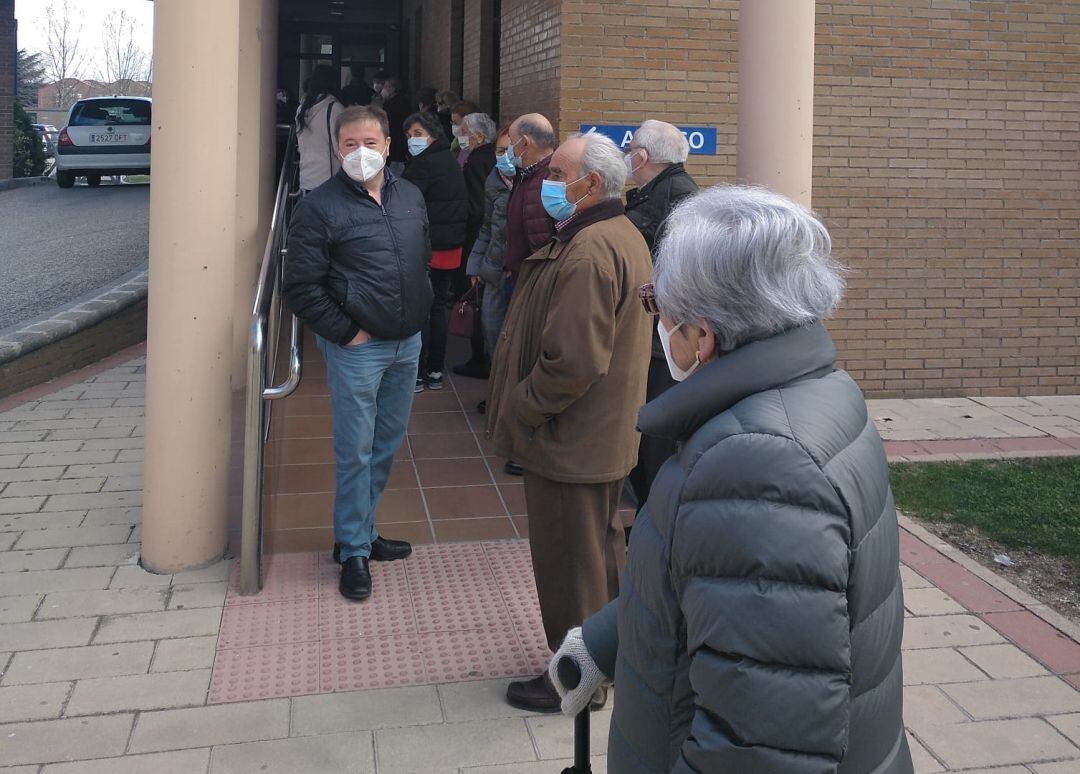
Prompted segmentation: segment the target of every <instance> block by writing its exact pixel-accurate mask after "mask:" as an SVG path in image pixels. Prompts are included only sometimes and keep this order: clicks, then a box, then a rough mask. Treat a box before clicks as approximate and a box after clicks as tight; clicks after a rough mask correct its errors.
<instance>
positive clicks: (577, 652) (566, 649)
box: [548, 626, 610, 717]
mask: <svg viewBox="0 0 1080 774" xmlns="http://www.w3.org/2000/svg"><path fill="white" fill-rule="evenodd" d="M564 658H569V659H570V660H571V661H573V662H574V663H576V664H577V665H578V669H579V670H581V682H579V683H578V686H577V688H574V689H573V690H570V689H569V688H567V687H566V686H564V685H563V684H562V683H561V682H560V681H559V670H558V663H559V662H560V661H561V660H562V659H564ZM548 677H550V678H551V682H552V684H553V685H554V686H555V690H557V691H558V692H559V696H561V697H562V711H563V714H564V715H570V716H571V717H573V716H574V715H577V714H578V713H579V712H581V711H582V710H583V709H585V707H587V706H588V704H589V701H590V700H591V699H592V697H593V694H594V693H596V689H597V688H599V687H600V686H601V685H603V684H604V683H606V682H610V680H608V678H607V676H606V675H605V674H604V673H603V672H601V671H600V667H598V666H597V665H596V662H595V661H593V659H592V656H590V655H589V650H588V648H586V647H585V640H584V639H582V637H581V627H580V626H578V627H575V628H573V629H571V630H570V631H568V632H567V633H566V639H565V640H563V644H562V645H561V646H560V647H559V652H558V653H556V654H555V658H553V659H551V663H550V664H548Z"/></svg>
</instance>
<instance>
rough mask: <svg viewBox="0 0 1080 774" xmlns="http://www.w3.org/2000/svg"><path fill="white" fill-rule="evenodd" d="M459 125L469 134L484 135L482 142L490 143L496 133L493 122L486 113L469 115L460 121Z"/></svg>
mask: <svg viewBox="0 0 1080 774" xmlns="http://www.w3.org/2000/svg"><path fill="white" fill-rule="evenodd" d="M461 125H462V126H464V127H465V129H466V130H467V131H468V132H469V134H482V135H484V142H491V141H492V140H494V139H495V132H496V131H498V130H497V129H496V128H495V122H494V121H492V120H491V116H489V115H488V114H487V113H469V115H467V116H465V117H464V118H463V119H461Z"/></svg>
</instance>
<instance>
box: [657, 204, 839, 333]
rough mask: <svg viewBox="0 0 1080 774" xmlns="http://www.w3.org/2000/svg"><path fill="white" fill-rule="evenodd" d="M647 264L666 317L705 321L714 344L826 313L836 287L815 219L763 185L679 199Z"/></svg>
mask: <svg viewBox="0 0 1080 774" xmlns="http://www.w3.org/2000/svg"><path fill="white" fill-rule="evenodd" d="M664 233H665V236H664V237H663V239H662V241H661V243H660V247H659V251H658V255H657V259H656V267H655V269H654V271H653V280H654V283H655V285H656V303H657V306H658V307H659V308H660V311H661V312H662V313H663V314H664V316H665V317H667V318H668V319H669V320H672V321H674V322H676V323H683V322H691V321H696V320H705V321H706V322H708V324H709V325H710V326H711V327H712V329H713V332H714V333H715V334H716V336H717V340H718V342H717V343H718V345H719V347H720V348H721V349H722V350H725V351H726V350H731V349H735V348H736V347H739V346H742V345H743V344H747V343H749V342H752V341H757V340H759V339H765V338H768V337H769V336H773V335H775V334H777V333H780V332H782V331H785V330H788V329H790V328H796V327H800V326H804V325H809V324H811V323H815V322H817V321H819V320H822V319H824V318H825V317H827V316H828V315H829V314H830V313H831V312H832V311H833V310H834V309H835V308H836V306H837V304H839V303H840V298H841V296H842V295H843V292H844V278H843V273H844V269H843V267H842V266H841V265H840V264H839V263H837V262H836V261H834V260H833V259H832V257H831V251H832V240H831V239H830V238H829V232H828V230H827V229H826V228H825V224H824V223H822V222H821V220H820V219H818V217H817V216H816V215H814V213H812V212H811V211H810V210H808V209H806V208H805V207H803V206H802V205H800V204H797V203H795V202H793V201H791V200H790V199H788V198H786V197H784V196H781V195H779V194H776V193H773V192H772V191H768V190H765V189H763V188H754V187H750V186H716V187H714V188H708V189H706V190H704V191H701V192H700V193H698V194H695V195H694V196H691V197H689V198H688V199H686V200H685V201H683V202H682V204H680V205H679V206H678V207H676V209H675V210H674V212H673V213H672V214H671V216H670V218H669V219H668V221H667V223H666V225H665V232H664Z"/></svg>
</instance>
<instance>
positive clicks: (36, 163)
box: [12, 102, 45, 177]
mask: <svg viewBox="0 0 1080 774" xmlns="http://www.w3.org/2000/svg"><path fill="white" fill-rule="evenodd" d="M44 172H45V148H44V146H43V145H42V143H41V135H40V134H38V133H37V130H36V129H34V125H33V124H32V123H31V122H30V116H29V114H28V113H27V112H26V111H25V110H23V108H22V105H20V104H19V103H18V102H16V103H15V158H14V159H13V163H12V176H13V177H40V176H41V175H42V174H44Z"/></svg>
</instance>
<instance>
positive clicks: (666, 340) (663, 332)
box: [656, 320, 701, 382]
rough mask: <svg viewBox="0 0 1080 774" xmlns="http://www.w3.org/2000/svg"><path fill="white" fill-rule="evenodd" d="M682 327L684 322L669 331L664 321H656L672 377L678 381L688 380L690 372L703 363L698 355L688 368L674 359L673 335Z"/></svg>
mask: <svg viewBox="0 0 1080 774" xmlns="http://www.w3.org/2000/svg"><path fill="white" fill-rule="evenodd" d="M681 327H682V323H679V324H678V325H676V326H675V327H674V328H672V329H671V330H670V331H669V330H668V329H667V328H665V327H664V323H663V321H662V320H657V321H656V332H657V333H659V334H660V344H661V345H662V346H663V347H664V357H665V358H666V359H667V367H668V371H670V372H671V378H672V379H674V380H675V381H677V382H683V381H686V379H687V377H689V376H690V374H692V373H694V371H696V370H697V369H698V366H699V365H701V361H700V360H698V359H697V356H696V355H695V356H694V364H693V365H692V366H690V368H687V369H684V368H682V367H681V366H679V364H678V363H676V362H675V361H674V360H672V358H671V335H672V334H673V333H675V332H676V331H677V330H679V328H681Z"/></svg>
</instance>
